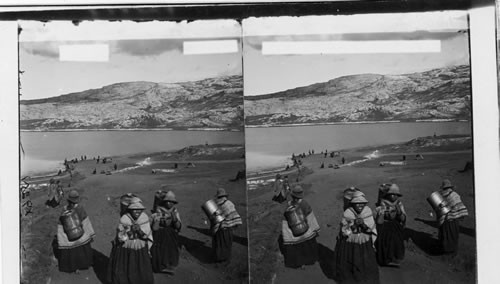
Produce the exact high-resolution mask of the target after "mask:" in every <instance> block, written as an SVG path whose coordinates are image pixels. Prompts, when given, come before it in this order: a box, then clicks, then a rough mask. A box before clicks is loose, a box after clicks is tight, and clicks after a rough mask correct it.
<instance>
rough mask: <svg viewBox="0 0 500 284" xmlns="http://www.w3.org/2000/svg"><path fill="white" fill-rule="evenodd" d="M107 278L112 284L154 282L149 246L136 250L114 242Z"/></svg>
mask: <svg viewBox="0 0 500 284" xmlns="http://www.w3.org/2000/svg"><path fill="white" fill-rule="evenodd" d="M107 280H108V283H112V284H153V283H154V278H153V269H152V267H151V258H150V257H149V253H148V247H147V246H146V247H144V248H142V249H138V250H136V249H130V248H124V247H123V246H122V245H121V244H116V245H115V244H114V245H113V248H112V250H111V255H110V257H109V264H108V273H107Z"/></svg>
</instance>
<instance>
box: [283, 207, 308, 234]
mask: <svg viewBox="0 0 500 284" xmlns="http://www.w3.org/2000/svg"><path fill="white" fill-rule="evenodd" d="M285 218H286V221H287V223H288V227H290V229H291V230H292V234H293V236H294V237H299V236H302V235H303V234H305V233H306V232H307V230H309V225H307V222H306V217H305V216H304V212H302V210H301V209H300V207H297V206H294V205H292V206H289V207H288V208H287V209H286V211H285Z"/></svg>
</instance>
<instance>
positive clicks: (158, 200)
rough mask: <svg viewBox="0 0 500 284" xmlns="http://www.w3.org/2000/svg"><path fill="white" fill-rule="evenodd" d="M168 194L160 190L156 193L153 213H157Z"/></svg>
mask: <svg viewBox="0 0 500 284" xmlns="http://www.w3.org/2000/svg"><path fill="white" fill-rule="evenodd" d="M166 194H167V193H166V192H164V191H163V190H158V191H157V192H156V193H155V199H154V203H153V212H156V209H157V208H158V206H160V204H161V203H162V202H163V198H164V197H165V195H166Z"/></svg>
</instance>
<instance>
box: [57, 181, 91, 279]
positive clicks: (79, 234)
mask: <svg viewBox="0 0 500 284" xmlns="http://www.w3.org/2000/svg"><path fill="white" fill-rule="evenodd" d="M67 201H68V204H67V205H66V206H65V207H64V211H63V213H62V214H61V217H60V218H59V224H58V225H57V244H58V250H57V253H56V256H57V259H58V261H59V271H62V272H69V273H71V272H75V273H77V272H78V271H79V270H84V269H88V268H89V267H91V266H92V265H93V261H92V257H93V251H92V247H91V246H90V243H91V242H92V240H93V238H94V237H95V232H94V228H93V227H92V223H91V222H90V219H89V217H88V215H87V212H85V209H84V208H83V206H82V205H81V204H80V195H79V194H78V191H76V190H71V191H70V192H69V195H68V198H67Z"/></svg>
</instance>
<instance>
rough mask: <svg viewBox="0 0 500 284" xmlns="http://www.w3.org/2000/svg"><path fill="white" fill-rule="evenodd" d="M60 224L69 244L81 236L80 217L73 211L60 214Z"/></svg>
mask: <svg viewBox="0 0 500 284" xmlns="http://www.w3.org/2000/svg"><path fill="white" fill-rule="evenodd" d="M60 221H61V224H62V225H63V229H64V233H65V234H66V236H68V240H69V241H70V242H73V241H76V240H78V239H79V238H81V237H82V236H83V227H82V222H81V220H80V217H79V216H78V214H77V213H76V211H74V210H66V211H64V212H63V213H62V214H61V217H60Z"/></svg>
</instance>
